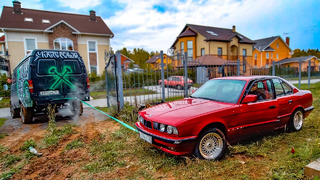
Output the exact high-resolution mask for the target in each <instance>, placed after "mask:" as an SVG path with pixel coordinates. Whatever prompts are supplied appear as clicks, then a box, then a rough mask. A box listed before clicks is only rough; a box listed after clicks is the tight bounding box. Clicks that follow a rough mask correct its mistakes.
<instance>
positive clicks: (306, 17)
mask: <svg viewBox="0 0 320 180" xmlns="http://www.w3.org/2000/svg"><path fill="white" fill-rule="evenodd" d="M20 2H21V3H22V4H21V5H22V8H31V9H42V10H49V11H60V12H70V13H78V14H89V10H95V11H96V14H97V15H98V16H101V17H102V18H103V19H104V21H105V23H106V24H107V25H108V26H109V28H110V29H111V30H112V32H113V33H114V34H115V37H114V38H112V39H111V47H112V48H113V50H118V49H121V48H122V47H127V48H128V49H133V48H144V49H146V50H148V51H160V50H163V51H164V52H166V51H167V49H168V48H169V47H170V46H171V45H172V43H173V42H174V40H175V39H176V37H177V36H178V35H179V33H180V32H181V30H182V28H183V27H184V26H185V25H186V24H198V25H206V26H214V27H222V28H230V29H231V27H232V25H235V26H236V30H237V31H238V32H239V33H241V34H243V35H245V36H247V37H248V38H250V39H252V40H255V39H261V38H265V37H270V36H277V35H280V36H281V37H282V38H283V39H284V38H285V37H286V35H285V33H288V34H287V35H288V36H289V37H290V47H291V49H293V50H294V49H296V48H300V49H309V48H310V49H314V48H319V49H320V1H319V0H198V1H196V0H176V1H175V0H171V1H168V0H162V1H161V0H50V1H45V0H20ZM0 6H1V7H2V6H12V1H11V0H1V1H0ZM1 12H2V8H1Z"/></svg>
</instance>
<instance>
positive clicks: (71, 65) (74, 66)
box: [64, 60, 81, 74]
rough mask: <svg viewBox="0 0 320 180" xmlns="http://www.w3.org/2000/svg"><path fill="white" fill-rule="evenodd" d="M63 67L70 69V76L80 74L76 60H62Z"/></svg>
mask: <svg viewBox="0 0 320 180" xmlns="http://www.w3.org/2000/svg"><path fill="white" fill-rule="evenodd" d="M64 66H65V67H66V68H70V70H71V72H70V73H72V74H80V73H81V69H80V65H79V62H78V61H77V60H64Z"/></svg>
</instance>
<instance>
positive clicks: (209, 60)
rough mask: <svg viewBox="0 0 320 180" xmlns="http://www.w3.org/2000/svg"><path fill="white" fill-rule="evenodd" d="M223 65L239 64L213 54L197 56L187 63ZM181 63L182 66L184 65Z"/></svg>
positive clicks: (188, 64) (193, 64)
mask: <svg viewBox="0 0 320 180" xmlns="http://www.w3.org/2000/svg"><path fill="white" fill-rule="evenodd" d="M221 65H237V62H235V61H229V60H225V59H222V58H220V57H216V56H212V55H208V54H206V55H203V56H200V57H198V58H196V59H195V60H194V61H190V62H188V63H187V66H189V67H190V66H221ZM182 66H183V65H181V66H180V67H182Z"/></svg>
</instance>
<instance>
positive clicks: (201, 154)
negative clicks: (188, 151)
mask: <svg viewBox="0 0 320 180" xmlns="http://www.w3.org/2000/svg"><path fill="white" fill-rule="evenodd" d="M226 146H227V145H226V140H225V136H224V134H223V132H222V131H220V130H219V129H216V128H213V129H212V128H211V129H207V130H205V131H204V132H203V133H201V135H200V136H199V138H198V141H197V143H196V147H195V149H194V155H195V156H196V157H198V158H200V159H207V160H219V159H221V158H222V157H223V155H224V153H225V150H226Z"/></svg>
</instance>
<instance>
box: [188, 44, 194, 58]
mask: <svg viewBox="0 0 320 180" xmlns="http://www.w3.org/2000/svg"><path fill="white" fill-rule="evenodd" d="M187 48H188V51H187V53H188V54H187V56H188V61H192V59H193V41H187Z"/></svg>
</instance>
